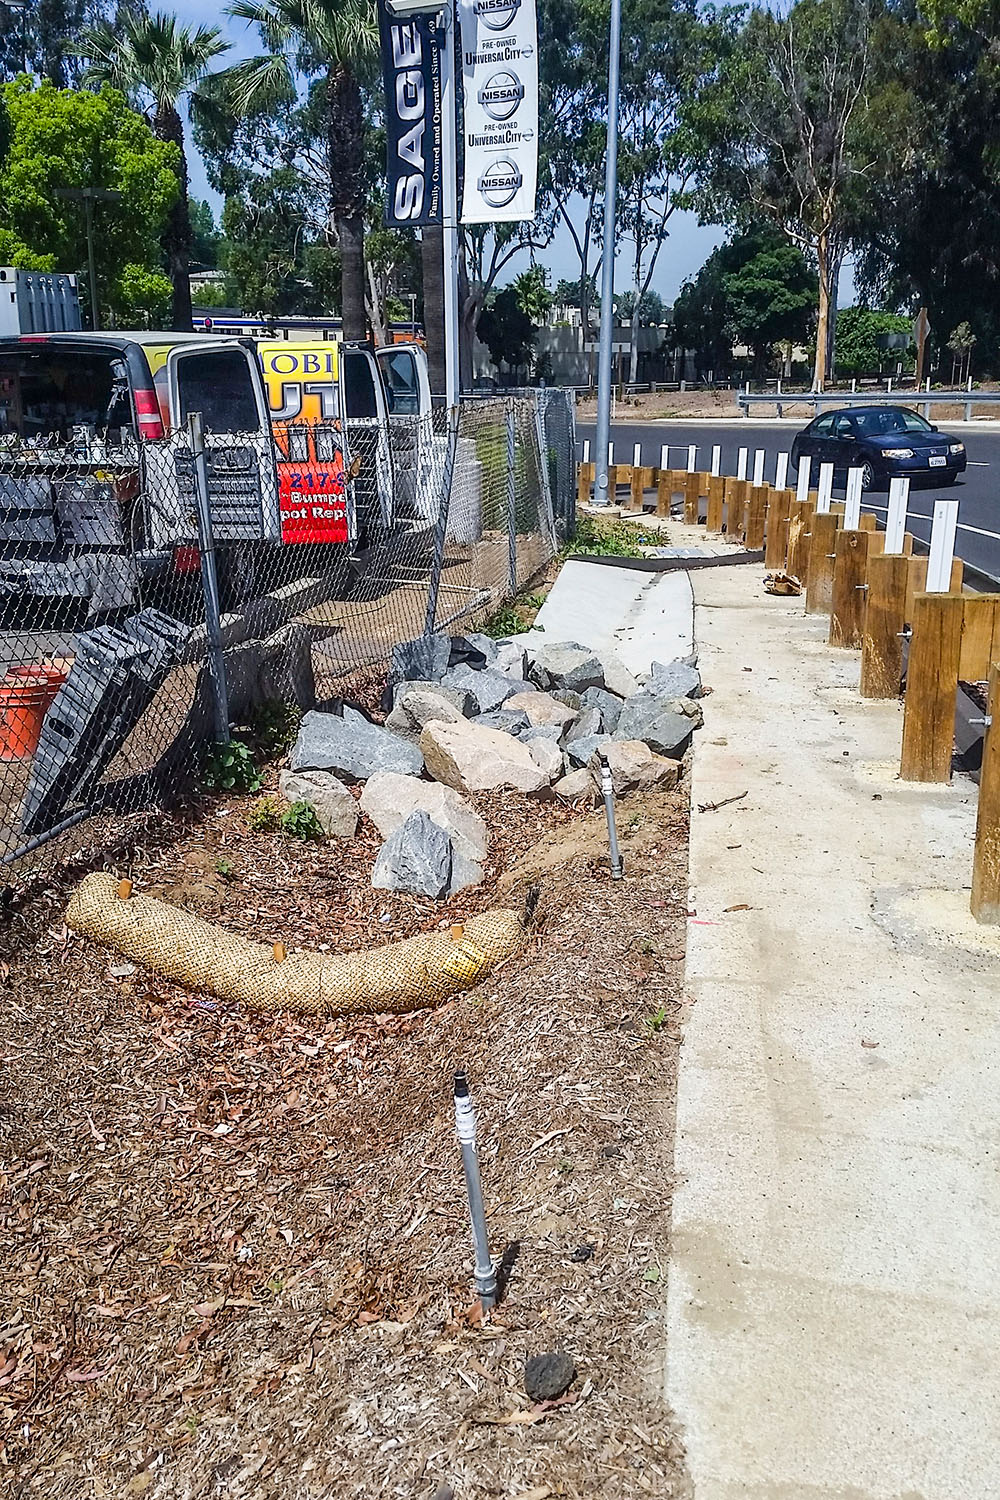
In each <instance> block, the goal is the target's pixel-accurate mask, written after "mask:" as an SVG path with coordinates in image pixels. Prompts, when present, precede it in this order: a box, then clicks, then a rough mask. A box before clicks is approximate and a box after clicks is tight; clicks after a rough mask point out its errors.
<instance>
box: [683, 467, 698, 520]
mask: <svg viewBox="0 0 1000 1500" xmlns="http://www.w3.org/2000/svg"><path fill="white" fill-rule="evenodd" d="M700 499H701V476H700V475H699V474H686V475H685V476H684V524H685V525H686V526H697V524H698V511H699V508H700V507H699V504H698V502H699V500H700Z"/></svg>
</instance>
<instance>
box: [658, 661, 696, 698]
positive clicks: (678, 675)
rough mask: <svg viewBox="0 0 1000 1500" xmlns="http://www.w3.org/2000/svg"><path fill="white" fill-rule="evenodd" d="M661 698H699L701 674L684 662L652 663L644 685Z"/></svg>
mask: <svg viewBox="0 0 1000 1500" xmlns="http://www.w3.org/2000/svg"><path fill="white" fill-rule="evenodd" d="M646 686H647V688H648V689H649V690H650V691H651V692H655V693H659V695H660V697H661V698H700V697H701V673H700V672H699V671H698V668H697V667H693V666H692V665H691V664H690V662H686V661H670V662H662V661H654V662H653V665H652V666H651V667H650V669H649V681H648V682H647V684H646Z"/></svg>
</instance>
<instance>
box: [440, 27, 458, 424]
mask: <svg viewBox="0 0 1000 1500" xmlns="http://www.w3.org/2000/svg"><path fill="white" fill-rule="evenodd" d="M441 19H442V23H443V26H444V46H443V47H442V49H441V114H442V116H443V119H442V122H441V176H442V179H443V181H442V183H441V221H442V224H441V228H442V233H441V242H442V246H443V249H444V377H445V378H444V385H445V402H446V405H447V406H448V407H449V408H451V407H453V406H457V405H458V393H459V357H458V140H457V130H458V110H457V107H456V90H457V87H458V78H457V65H456V57H455V0H447V3H446V4H445V7H444V10H443V11H442V16H441Z"/></svg>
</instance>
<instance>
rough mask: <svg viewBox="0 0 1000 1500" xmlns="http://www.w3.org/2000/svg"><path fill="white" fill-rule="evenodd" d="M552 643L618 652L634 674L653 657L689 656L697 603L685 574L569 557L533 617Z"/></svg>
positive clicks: (646, 669)
mask: <svg viewBox="0 0 1000 1500" xmlns="http://www.w3.org/2000/svg"><path fill="white" fill-rule="evenodd" d="M534 628H535V629H536V630H544V631H545V634H546V636H547V638H548V639H549V640H552V641H578V642H579V644H580V645H581V646H592V647H593V648H594V649H595V650H600V649H601V648H602V647H603V648H604V649H606V650H607V649H610V650H613V651H615V652H616V654H617V655H618V657H619V658H620V660H621V661H623V662H624V663H625V665H626V667H628V669H629V671H630V672H632V673H633V675H634V676H636V677H642V676H645V675H646V674H647V673H648V672H649V667H650V663H651V662H654V661H664V662H666V661H674V660H675V659H676V658H677V657H679V656H687V655H688V654H689V653H690V651H691V649H692V646H693V644H694V602H693V599H692V595H691V583H690V580H689V577H688V574H687V573H686V572H676V573H647V572H644V571H642V570H640V569H638V568H629V567H624V568H619V567H612V566H608V565H602V564H599V563H588V562H577V561H575V560H574V559H573V558H570V559H569V561H568V562H565V563H564V564H563V566H562V567H561V568H560V570H559V576H558V578H557V579H556V581H555V583H554V584H553V585H552V588H551V589H550V591H549V593H548V594H547V595H546V598H545V603H544V604H543V605H542V607H541V609H540V610H539V611H538V614H537V616H536V617H535V626H534Z"/></svg>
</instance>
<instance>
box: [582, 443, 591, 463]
mask: <svg viewBox="0 0 1000 1500" xmlns="http://www.w3.org/2000/svg"><path fill="white" fill-rule="evenodd" d="M583 461H584V463H585V464H589V463H590V438H584V440H583Z"/></svg>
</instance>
